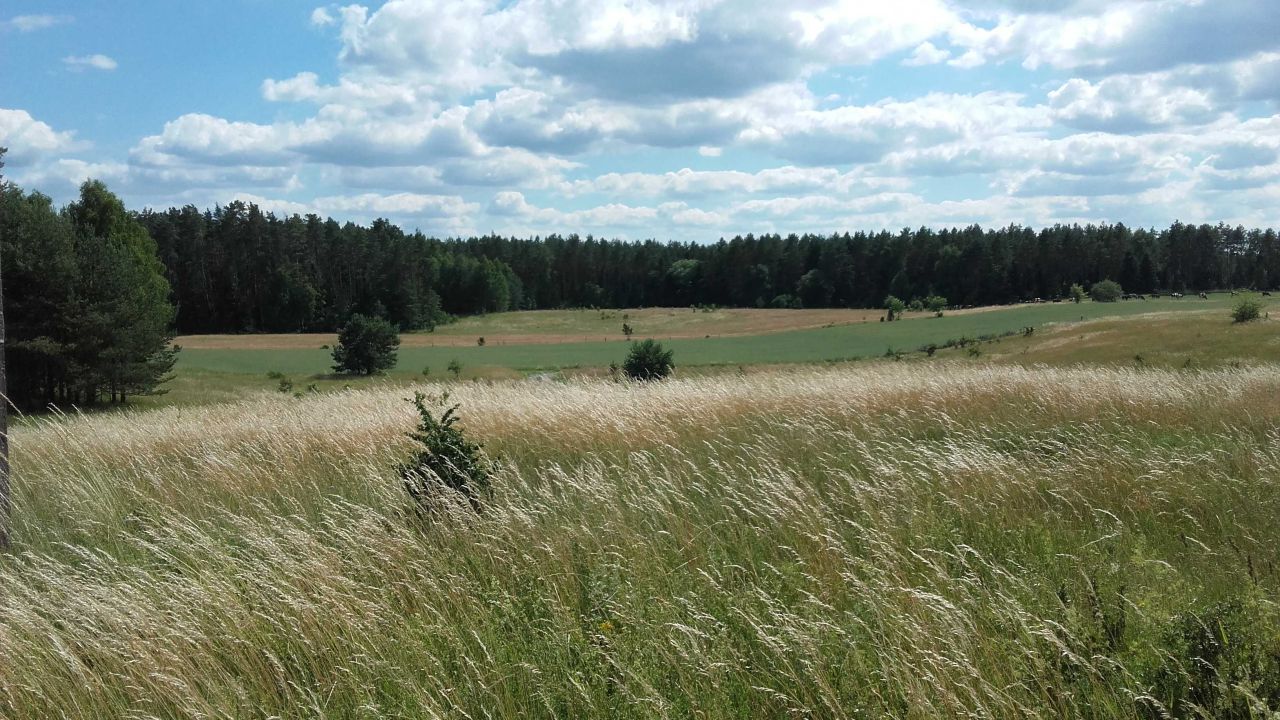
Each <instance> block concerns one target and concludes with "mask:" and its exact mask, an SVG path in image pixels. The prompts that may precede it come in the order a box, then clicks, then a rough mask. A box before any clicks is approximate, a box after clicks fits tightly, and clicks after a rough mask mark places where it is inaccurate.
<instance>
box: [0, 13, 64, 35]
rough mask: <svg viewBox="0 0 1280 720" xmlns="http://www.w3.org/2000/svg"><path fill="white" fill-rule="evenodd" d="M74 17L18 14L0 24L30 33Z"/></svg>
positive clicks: (60, 23)
mask: <svg viewBox="0 0 1280 720" xmlns="http://www.w3.org/2000/svg"><path fill="white" fill-rule="evenodd" d="M72 19H73V18H72V17H71V16H70V15H16V16H14V17H12V18H10V19H9V20H6V21H5V22H4V23H0V26H3V27H11V28H13V29H14V30H17V31H18V32H24V33H29V32H35V31H36V30H44V29H45V28H51V27H53V26H55V25H62V24H65V23H69V22H71V21H72Z"/></svg>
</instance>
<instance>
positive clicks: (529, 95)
mask: <svg viewBox="0 0 1280 720" xmlns="http://www.w3.org/2000/svg"><path fill="white" fill-rule="evenodd" d="M1278 105H1280V12H1276V8H1275V6H1274V0H1121V1H1118V2H1116V1H1110V2H1104V1H1102V0H971V1H969V2H952V1H950V0H883V1H882V0H803V1H802V2H793V3H785V2H778V3H760V2H742V1H738V0H676V1H672V2H669V1H646V0H633V1H627V2H619V1H616V0H594V1H591V0H506V1H505V2H493V1H488V0H455V1H452V2H441V1H438V0H392V1H391V2H387V3H385V4H376V3H373V4H369V5H367V6H366V5H321V4H317V3H316V2H315V1H314V0H310V1H308V2H295V1H294V0H228V1H224V2H220V3H184V2H171V1H167V2H143V1H141V0H120V1H119V2H116V3H83V2H47V1H46V2H34V1H26V0H2V1H0V145H7V146H8V147H9V155H8V157H7V167H6V168H5V173H6V176H7V177H8V178H9V179H11V180H13V181H15V182H17V183H19V184H21V185H22V186H24V187H26V188H28V189H33V190H40V191H41V192H44V193H46V194H49V195H51V196H52V197H54V198H55V199H56V200H58V201H59V202H65V201H67V200H69V199H70V198H72V197H73V196H74V194H75V192H76V187H77V186H78V184H79V183H81V182H83V181H84V180H85V179H86V178H88V177H95V178H99V179H102V180H104V181H106V182H107V183H108V185H109V186H110V187H111V188H112V189H113V190H115V191H116V192H118V193H119V194H120V195H121V196H122V197H124V198H125V200H126V202H127V203H128V204H129V205H130V206H131V207H135V208H141V207H146V206H151V207H161V208H163V207H168V206H171V205H185V204H195V205H197V206H199V207H210V206H212V205H214V204H225V203H227V202H230V201H231V200H234V199H244V200H251V201H254V202H257V203H259V204H260V205H262V206H264V207H265V208H267V209H271V210H273V211H276V212H280V213H293V212H298V213H307V212H315V213H318V214H321V215H328V216H333V217H336V218H339V219H351V220H356V221H360V222H367V221H369V220H371V219H373V218H375V217H388V218H390V219H392V220H393V221H395V222H398V223H401V224H403V225H405V226H406V227H410V228H420V229H422V230H423V231H425V232H428V233H431V234H435V235H442V236H443V235H465V234H472V233H484V232H490V231H494V232H499V233H508V234H517V235H535V234H539V235H542V234H547V233H551V232H561V233H568V232H578V233H582V234H586V233H593V234H596V235H604V236H610V237H623V238H650V237H654V238H659V239H663V240H665V239H677V240H693V241H711V240H715V239H717V238H719V237H726V236H732V235H734V234H739V233H747V232H756V233H760V232H774V231H776V232H782V233H789V232H823V233H827V232H833V231H844V230H859V229H863V230H878V229H881V228H889V229H897V228H902V227H906V226H912V227H914V226H920V225H931V226H952V225H961V226H963V225H968V224H972V223H980V224H982V225H988V226H990V225H1007V224H1009V223H1020V224H1029V225H1035V226H1039V225H1045V224H1049V223H1055V222H1090V221H1111V222H1115V221H1119V222H1125V223H1128V224H1130V225H1148V226H1149V225H1157V226H1158V225H1167V224H1168V223H1170V222H1172V221H1173V220H1175V219H1180V220H1182V221H1184V222H1218V221H1226V222H1229V223H1233V224H1235V223H1241V224H1245V225H1249V226H1277V225H1280V114H1278V113H1280V107H1278Z"/></svg>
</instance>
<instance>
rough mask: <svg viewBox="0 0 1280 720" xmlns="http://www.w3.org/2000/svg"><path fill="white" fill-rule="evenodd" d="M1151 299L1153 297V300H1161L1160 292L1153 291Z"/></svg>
mask: <svg viewBox="0 0 1280 720" xmlns="http://www.w3.org/2000/svg"><path fill="white" fill-rule="evenodd" d="M1151 299H1152V300H1159V299H1160V293H1151Z"/></svg>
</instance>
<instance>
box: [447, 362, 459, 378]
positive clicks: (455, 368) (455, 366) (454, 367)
mask: <svg viewBox="0 0 1280 720" xmlns="http://www.w3.org/2000/svg"><path fill="white" fill-rule="evenodd" d="M449 372H451V373H453V377H454V378H457V377H458V376H459V375H461V374H462V363H460V362H458V358H454V359H452V360H450V361H449Z"/></svg>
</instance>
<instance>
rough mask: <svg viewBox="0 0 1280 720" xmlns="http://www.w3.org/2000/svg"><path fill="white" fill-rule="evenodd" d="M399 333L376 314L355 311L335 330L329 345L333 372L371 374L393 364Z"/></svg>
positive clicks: (391, 366) (386, 368)
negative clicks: (335, 340)
mask: <svg viewBox="0 0 1280 720" xmlns="http://www.w3.org/2000/svg"><path fill="white" fill-rule="evenodd" d="M398 347H400V335H399V333H397V332H396V329H395V328H394V327H392V326H391V323H389V322H387V321H386V320H384V319H382V318H378V317H369V316H367V315H360V314H358V313H357V314H355V315H352V316H351V319H350V320H348V321H347V324H346V325H344V326H342V329H341V330H339V331H338V344H337V345H336V346H334V348H333V370H334V372H339V373H347V374H351V375H373V374H374V373H379V372H382V371H384V370H390V369H391V368H393V367H395V365H396V348H398Z"/></svg>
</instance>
